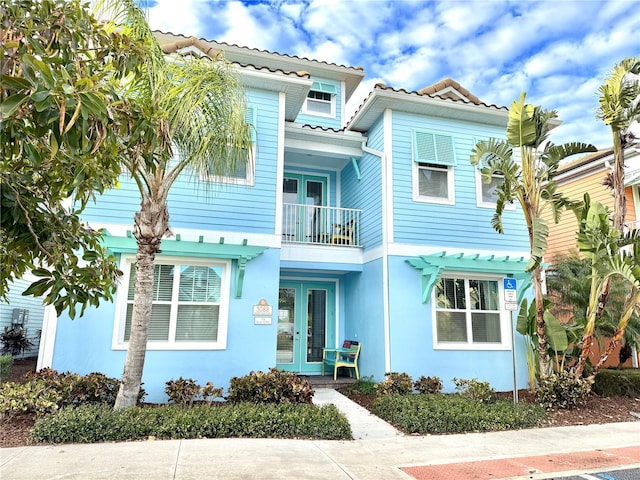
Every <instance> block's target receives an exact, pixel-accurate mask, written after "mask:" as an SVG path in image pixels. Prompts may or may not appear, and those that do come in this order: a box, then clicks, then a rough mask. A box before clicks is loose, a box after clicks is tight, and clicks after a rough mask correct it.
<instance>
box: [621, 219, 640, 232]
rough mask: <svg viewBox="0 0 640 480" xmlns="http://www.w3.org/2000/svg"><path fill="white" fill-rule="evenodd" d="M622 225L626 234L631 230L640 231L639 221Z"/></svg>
mask: <svg viewBox="0 0 640 480" xmlns="http://www.w3.org/2000/svg"><path fill="white" fill-rule="evenodd" d="M624 225H625V227H626V231H627V232H630V231H632V230H640V220H636V221H635V222H627V223H625V224H624Z"/></svg>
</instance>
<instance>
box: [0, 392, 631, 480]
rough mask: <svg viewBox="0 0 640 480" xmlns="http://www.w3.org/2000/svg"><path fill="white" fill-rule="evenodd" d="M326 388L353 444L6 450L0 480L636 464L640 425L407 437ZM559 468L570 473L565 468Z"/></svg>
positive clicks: (207, 442)
mask: <svg viewBox="0 0 640 480" xmlns="http://www.w3.org/2000/svg"><path fill="white" fill-rule="evenodd" d="M325 390H326V389H318V390H317V391H316V395H315V398H314V399H315V402H316V403H318V404H321V403H327V402H330V403H335V404H336V406H337V407H338V408H339V409H340V410H342V411H343V412H344V413H345V414H346V415H347V417H348V418H349V420H350V422H351V423H352V428H353V432H354V438H355V440H353V441H330V440H279V439H242V438H234V439H203V440H163V441H146V442H129V443H101V444H90V445H79V444H74V445H57V446H34V447H19V448H5V449H1V450H0V478H2V479H3V480H9V479H16V480H19V479H25V480H26V479H29V480H32V479H53V478H65V479H85V478H91V479H112V478H118V479H120V478H122V479H180V480H182V479H198V480H201V479H203V478H205V479H209V478H212V479H265V480H266V479H274V480H275V479H283V478H291V479H309V480H315V479H318V480H320V479H322V480H327V479H367V480H371V479H405V480H406V479H412V478H417V479H420V480H427V479H436V478H441V479H443V480H453V479H463V478H464V479H469V478H477V479H481V478H493V479H498V478H507V477H510V478H514V475H513V474H512V473H508V474H505V475H504V476H500V475H499V473H500V472H502V471H503V470H499V469H498V470H496V469H495V468H494V469H493V470H491V468H490V469H489V470H491V471H490V472H489V473H490V474H491V476H490V477H481V476H475V474H474V476H472V477H471V476H469V473H470V472H477V473H478V474H479V473H480V471H485V470H486V468H487V467H486V465H485V466H483V467H482V468H480V467H479V464H476V465H466V466H467V467H471V469H470V470H469V469H468V470H464V469H463V470H460V469H459V468H458V467H460V465H462V464H465V463H467V462H479V461H494V460H500V462H499V463H498V464H497V465H506V464H509V463H510V462H511V463H513V461H514V459H521V460H523V462H521V463H527V462H529V463H531V462H532V461H533V460H531V458H533V457H536V460H535V461H540V460H541V459H540V458H537V457H540V456H544V457H545V458H544V459H543V460H546V461H547V463H550V462H549V461H548V460H552V459H554V458H560V457H556V456H554V455H563V454H572V455H573V456H577V457H580V458H583V457H584V458H583V460H582V462H583V463H580V464H578V465H577V466H576V468H582V469H589V468H594V467H602V466H603V465H604V463H602V461H601V459H600V457H606V458H607V459H609V460H611V459H612V458H613V457H615V460H613V462H614V463H609V464H608V465H611V466H612V467H613V466H617V465H624V467H623V468H628V467H631V466H636V467H640V423H638V422H629V423H615V424H606V425H587V426H577V427H575V426H572V427H557V428H544V429H528V430H516V431H507V432H491V433H471V434H464V435H428V436H407V435H403V434H401V433H399V432H398V431H396V430H395V429H393V428H392V427H391V426H390V425H388V424H387V423H385V422H383V421H382V420H380V419H378V418H377V417H374V416H373V415H370V414H369V412H367V411H366V410H365V409H362V408H361V407H359V406H358V405H355V404H354V403H353V402H351V401H349V400H348V399H346V397H344V396H342V395H340V394H339V393H337V392H335V391H333V390H330V391H328V390H327V391H325ZM629 447H630V448H629ZM622 449H624V450H622ZM575 452H579V453H575ZM529 457H530V458H529ZM594 461H596V463H595V464H593V463H594ZM616 461H619V462H623V463H615V462H616ZM633 462H635V463H633ZM445 465H446V467H445V468H444V472H443V470H442V468H441V469H440V470H439V471H437V470H433V469H431V470H429V469H428V468H427V469H425V467H432V466H441V467H443V466H445ZM589 465H591V466H589ZM454 467H456V468H458V469H457V470H456V468H454ZM476 467H477V468H476ZM542 471H543V470H541V469H540V470H539V472H528V474H527V475H526V476H521V477H516V478H528V479H534V478H550V477H549V476H548V475H547V476H541V474H540V472H542ZM559 471H562V472H563V473H564V474H569V473H571V471H568V470H567V469H566V468H564V469H563V470H559ZM460 472H461V473H460ZM443 474H444V476H443Z"/></svg>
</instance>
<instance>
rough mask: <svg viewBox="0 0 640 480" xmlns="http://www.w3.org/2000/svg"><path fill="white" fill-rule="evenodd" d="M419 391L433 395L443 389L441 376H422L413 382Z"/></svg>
mask: <svg viewBox="0 0 640 480" xmlns="http://www.w3.org/2000/svg"><path fill="white" fill-rule="evenodd" d="M413 388H415V389H416V391H417V392H418V393H422V394H425V395H433V394H435V393H440V392H441V391H442V380H440V378H439V377H425V376H422V377H420V378H419V379H418V380H416V381H415V382H414V384H413Z"/></svg>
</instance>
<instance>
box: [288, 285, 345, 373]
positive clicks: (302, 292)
mask: <svg viewBox="0 0 640 480" xmlns="http://www.w3.org/2000/svg"><path fill="white" fill-rule="evenodd" d="M334 338H335V284H333V283H324V282H322V283H321V282H293V281H286V282H285V281H283V282H281V283H280V295H279V301H278V346H277V355H276V362H277V367H278V368H279V369H282V370H287V371H290V372H297V373H303V374H316V373H320V371H321V368H322V349H323V348H325V346H326V345H327V344H330V345H333V343H334Z"/></svg>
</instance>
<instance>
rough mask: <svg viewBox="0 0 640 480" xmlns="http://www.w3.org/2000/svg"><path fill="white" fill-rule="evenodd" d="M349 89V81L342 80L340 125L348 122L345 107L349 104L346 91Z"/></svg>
mask: <svg viewBox="0 0 640 480" xmlns="http://www.w3.org/2000/svg"><path fill="white" fill-rule="evenodd" d="M346 91H347V82H345V81H344V80H342V81H340V94H341V95H340V125H344V124H345V123H346V120H345V117H344V116H345V109H346V106H347V99H346V94H345V92H346Z"/></svg>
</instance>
